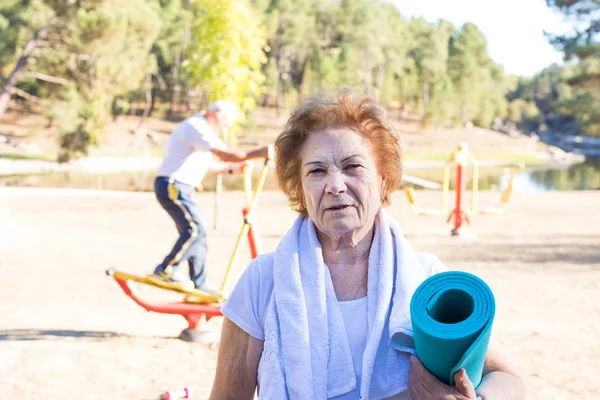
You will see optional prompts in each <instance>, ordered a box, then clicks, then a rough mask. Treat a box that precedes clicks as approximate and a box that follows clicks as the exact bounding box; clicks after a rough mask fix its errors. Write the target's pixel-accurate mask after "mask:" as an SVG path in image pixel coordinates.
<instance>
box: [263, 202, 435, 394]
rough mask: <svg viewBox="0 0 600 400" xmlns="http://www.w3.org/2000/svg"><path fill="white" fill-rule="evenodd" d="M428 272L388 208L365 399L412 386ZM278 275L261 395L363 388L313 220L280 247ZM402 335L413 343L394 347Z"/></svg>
mask: <svg viewBox="0 0 600 400" xmlns="http://www.w3.org/2000/svg"><path fill="white" fill-rule="evenodd" d="M428 275H429V274H428V272H427V269H426V268H424V267H423V266H422V265H421V260H420V258H419V255H418V253H417V252H416V251H415V250H414V249H413V247H412V246H411V245H410V244H409V243H408V241H407V240H406V239H405V238H404V236H403V235H402V233H401V231H400V229H399V228H398V226H397V225H396V223H395V222H394V221H393V220H392V219H391V218H390V217H389V216H388V215H387V214H386V213H385V212H384V211H383V209H382V210H380V212H379V214H378V216H377V218H376V225H375V235H374V239H373V244H372V246H371V252H370V254H369V266H368V289H367V296H368V329H369V334H368V337H367V343H366V348H365V352H364V355H363V366H362V377H361V390H360V394H361V399H379V398H385V397H389V396H392V395H394V394H396V393H399V392H401V391H402V390H405V389H406V387H407V384H408V371H409V368H410V362H409V358H408V356H409V354H414V353H415V351H414V343H413V341H412V328H411V322H410V299H411V297H412V294H413V293H414V291H415V290H416V288H417V287H418V285H419V284H420V283H421V282H422V281H423V280H425V279H426V278H427V277H428ZM273 280H274V289H273V291H274V292H273V298H272V300H271V302H270V304H269V308H268V310H267V315H266V320H265V342H264V350H263V354H262V357H261V361H260V364H259V371H258V373H259V381H260V388H259V390H260V395H259V397H260V398H261V399H269V400H270V399H273V400H274V399H291V400H313V399H315V400H316V399H327V398H331V397H335V396H339V395H342V394H344V393H347V392H350V391H352V390H354V389H356V377H355V375H354V367H353V363H352V354H351V351H350V345H349V343H348V339H347V336H346V329H345V326H344V320H343V317H342V313H341V310H340V308H339V305H338V302H337V299H336V296H335V292H334V289H333V284H332V281H331V276H330V274H329V270H328V269H327V267H326V266H325V264H324V261H323V253H322V249H321V245H320V244H319V241H318V239H317V235H316V231H315V227H314V224H313V223H312V221H311V220H310V219H309V218H298V219H297V220H296V222H295V223H294V225H293V227H292V228H291V229H290V230H289V232H288V233H287V234H286V235H285V236H284V238H283V239H282V241H281V243H280V244H279V246H278V247H277V250H276V251H275V256H274V265H273ZM390 308H391V310H390ZM394 335H398V336H399V337H402V338H404V339H405V340H403V343H405V346H403V347H400V348H398V347H397V348H396V349H394V348H392V346H391V345H390V339H391V337H392V336H394ZM382 339H383V340H382Z"/></svg>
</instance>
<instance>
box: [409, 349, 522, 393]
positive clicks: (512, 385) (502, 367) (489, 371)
mask: <svg viewBox="0 0 600 400" xmlns="http://www.w3.org/2000/svg"><path fill="white" fill-rule="evenodd" d="M454 380H455V381H456V386H449V385H445V384H443V383H442V382H440V381H439V380H438V379H437V378H436V377H435V376H433V375H432V374H431V373H429V371H427V370H426V369H425V367H424V366H423V364H421V362H420V361H419V360H417V359H416V357H414V358H411V369H410V373H409V376H408V387H409V393H410V395H411V399H412V400H421V399H422V400H425V399H430V400H434V399H445V400H475V399H476V398H477V396H481V397H483V398H484V399H485V400H524V399H525V384H524V382H523V380H522V379H521V377H520V376H519V375H518V373H517V372H516V371H515V370H514V368H513V367H512V366H511V365H509V363H508V362H507V361H506V360H505V359H504V358H503V357H502V355H501V353H500V351H499V350H498V345H497V344H496V343H493V342H490V345H489V346H488V352H487V354H486V357H485V362H484V366H483V378H482V380H481V383H480V384H479V386H478V387H477V390H476V391H475V390H474V389H473V385H472V384H471V382H470V381H469V379H468V378H467V375H466V373H465V372H464V370H463V369H461V370H459V371H458V372H457V373H456V375H455V376H454Z"/></svg>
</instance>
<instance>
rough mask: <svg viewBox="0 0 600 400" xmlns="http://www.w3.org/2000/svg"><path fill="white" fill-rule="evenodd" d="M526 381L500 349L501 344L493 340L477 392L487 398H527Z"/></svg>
mask: <svg viewBox="0 0 600 400" xmlns="http://www.w3.org/2000/svg"><path fill="white" fill-rule="evenodd" d="M525 393H526V390H525V382H524V381H523V379H522V378H521V376H520V375H519V373H518V372H517V371H516V369H515V368H514V367H513V366H512V365H510V363H509V362H508V360H506V359H505V358H504V357H503V356H502V353H501V352H500V351H499V344H498V343H496V342H495V341H493V340H491V341H490V345H489V347H488V352H487V354H486V357H485V363H484V365H483V378H482V379H481V383H480V384H479V386H478V387H477V394H478V395H480V396H482V397H483V398H484V399H486V400H495V399H506V400H522V399H525Z"/></svg>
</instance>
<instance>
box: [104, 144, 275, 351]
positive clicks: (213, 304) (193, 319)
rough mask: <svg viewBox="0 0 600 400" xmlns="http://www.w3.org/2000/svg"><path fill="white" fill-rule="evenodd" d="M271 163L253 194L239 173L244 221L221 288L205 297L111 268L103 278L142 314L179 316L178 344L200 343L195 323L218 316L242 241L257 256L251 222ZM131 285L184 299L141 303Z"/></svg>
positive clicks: (267, 162) (189, 284) (246, 173)
mask: <svg viewBox="0 0 600 400" xmlns="http://www.w3.org/2000/svg"><path fill="white" fill-rule="evenodd" d="M271 159H272V155H270V156H269V158H267V159H266V160H265V162H264V165H263V167H262V169H261V171H260V175H259V177H258V181H257V182H256V186H255V188H254V190H253V191H252V190H251V188H250V186H251V181H252V179H251V176H250V174H251V168H245V169H244V171H243V173H244V186H245V189H246V196H247V202H248V204H247V206H246V207H245V208H244V209H243V215H244V219H243V224H242V228H241V230H240V233H239V235H238V238H237V241H236V243H235V247H234V250H233V254H232V255H231V258H230V259H229V264H228V265H227V269H226V271H225V276H224V278H223V282H222V283H221V286H220V288H219V290H218V291H217V292H215V293H209V292H205V291H201V290H198V289H195V288H194V285H193V283H192V282H191V281H188V282H183V283H171V282H165V281H162V280H160V279H157V278H156V277H154V276H152V275H147V276H137V275H132V274H128V273H125V272H121V271H116V270H115V269H114V268H111V269H109V270H107V271H106V274H107V275H109V276H112V277H113V278H114V279H115V280H116V282H117V283H118V284H119V286H120V287H121V289H123V291H124V292H125V294H127V295H128V296H129V297H131V298H132V299H133V300H134V301H135V302H136V303H137V304H138V305H140V306H141V307H143V308H145V309H146V310H148V311H153V312H158V313H164V314H178V315H182V316H183V317H184V318H185V319H186V320H187V321H188V328H187V329H185V330H184V331H183V332H182V333H181V335H180V338H181V339H182V340H186V341H199V340H201V337H202V335H201V332H199V331H197V330H196V328H197V326H198V324H199V322H200V321H201V320H202V319H203V318H205V319H206V320H209V319H210V318H213V317H216V316H220V315H221V312H220V308H221V305H222V304H223V303H224V302H225V300H226V299H227V296H228V294H229V293H228V291H227V287H228V283H229V280H230V275H231V271H232V269H233V266H234V264H235V262H236V260H237V257H238V255H239V253H240V250H241V247H242V243H243V241H244V238H245V237H247V238H248V242H249V246H250V253H251V256H252V258H256V257H257V256H258V254H259V251H258V247H257V244H258V243H257V240H256V238H255V232H254V230H253V226H252V221H253V216H254V211H255V209H256V205H257V204H258V197H259V194H260V192H261V191H262V188H263V186H264V184H265V180H266V178H267V174H268V172H269V168H270V164H271ZM134 282H137V283H141V284H144V285H149V286H153V287H157V288H160V289H163V290H168V291H172V292H176V293H180V294H184V295H186V296H185V298H184V299H183V301H182V302H177V303H167V304H156V303H149V302H146V301H144V300H143V299H142V298H141V296H139V292H138V290H137V288H136V287H135V285H134Z"/></svg>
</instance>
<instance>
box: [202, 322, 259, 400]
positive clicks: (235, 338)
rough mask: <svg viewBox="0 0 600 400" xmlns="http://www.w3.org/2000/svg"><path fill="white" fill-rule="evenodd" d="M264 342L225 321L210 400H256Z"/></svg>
mask: <svg viewBox="0 0 600 400" xmlns="http://www.w3.org/2000/svg"><path fill="white" fill-rule="evenodd" d="M262 350H263V341H262V340H258V339H256V338H254V337H252V336H250V335H248V334H247V333H246V332H244V331H243V330H242V329H241V328H239V327H238V326H237V325H236V324H234V323H233V322H231V321H230V320H229V319H228V318H224V321H223V330H222V332H221V343H220V345H219V357H218V359H217V372H216V375H215V381H214V383H213V388H212V392H211V394H210V400H230V399H231V400H238V399H239V400H246V399H248V400H252V399H254V391H255V390H256V380H257V375H258V362H259V361H260V355H261V354H262Z"/></svg>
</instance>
